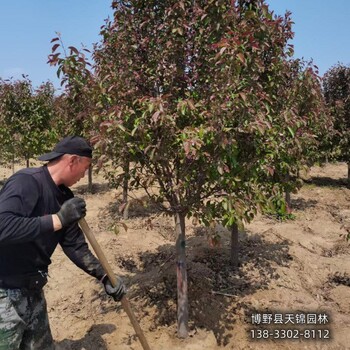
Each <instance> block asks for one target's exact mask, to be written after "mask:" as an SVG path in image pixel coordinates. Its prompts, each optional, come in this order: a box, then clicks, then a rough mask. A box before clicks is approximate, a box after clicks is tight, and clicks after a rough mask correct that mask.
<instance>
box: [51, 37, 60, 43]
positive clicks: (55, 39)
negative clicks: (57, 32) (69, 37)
mask: <svg viewBox="0 0 350 350" xmlns="http://www.w3.org/2000/svg"><path fill="white" fill-rule="evenodd" d="M57 40H60V38H57V37H56V38H53V39H52V40H51V41H50V42H51V43H53V42H54V41H57Z"/></svg>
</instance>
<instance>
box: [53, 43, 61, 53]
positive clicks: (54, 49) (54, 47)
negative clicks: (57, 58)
mask: <svg viewBox="0 0 350 350" xmlns="http://www.w3.org/2000/svg"><path fill="white" fill-rule="evenodd" d="M59 46H60V44H55V45H54V46H52V53H54V52H55V51H56V50H57V48H58V47H59Z"/></svg>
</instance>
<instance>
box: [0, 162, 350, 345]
mask: <svg viewBox="0 0 350 350" xmlns="http://www.w3.org/2000/svg"><path fill="white" fill-rule="evenodd" d="M4 174H5V173H4ZM346 174H347V167H346V164H343V163H339V164H329V165H327V166H324V167H321V168H320V167H314V168H312V170H311V172H310V173H309V174H308V175H306V176H305V180H306V181H305V185H304V186H303V188H302V189H301V190H300V191H299V193H298V194H294V195H293V196H292V201H293V202H292V203H293V208H294V214H295V219H294V220H288V221H278V220H277V219H276V218H274V217H266V216H260V217H258V218H256V219H255V220H254V221H253V222H252V223H251V224H250V225H247V226H246V228H245V230H244V232H240V244H241V251H240V262H241V264H240V267H239V268H238V270H236V271H234V270H232V269H231V268H230V266H229V245H230V239H229V238H230V235H229V233H228V232H227V231H225V230H224V229H220V228H218V232H219V234H220V237H221V246H216V247H211V246H210V245H209V244H208V233H207V231H206V230H205V229H204V228H202V227H199V226H196V225H193V223H192V222H191V221H189V222H188V223H187V238H188V240H187V249H188V251H187V255H188V278H189V302H190V328H191V332H190V337H189V338H188V339H186V340H180V339H178V338H177V337H176V276H175V273H176V271H175V263H174V259H175V258H174V257H175V244H174V242H175V236H174V232H173V219H172V218H168V217H163V216H162V215H160V214H159V213H158V212H157V211H155V210H154V208H152V206H150V205H148V203H147V200H146V198H144V197H142V196H139V198H138V200H134V201H133V203H132V205H131V208H130V215H131V217H130V219H129V220H127V221H124V222H123V223H124V224H125V225H126V226H123V225H122V224H120V217H119V215H118V212H117V204H116V203H118V201H119V200H120V193H119V192H118V191H116V190H110V189H109V188H108V186H107V185H106V183H105V182H104V180H103V179H102V178H101V177H96V178H95V185H94V194H88V193H87V192H86V182H85V181H82V182H81V183H79V184H77V185H76V186H75V187H74V191H75V193H76V195H79V196H82V197H84V198H85V199H86V201H87V206H88V215H87V218H86V219H87V222H88V223H89V225H90V227H91V229H92V231H93V232H94V233H95V236H96V239H97V240H98V242H99V243H100V245H101V247H102V248H103V250H104V252H105V254H106V256H107V258H108V260H109V262H110V264H111V265H112V267H113V269H114V270H115V272H116V273H118V274H120V275H121V276H123V278H124V280H125V282H126V284H127V286H128V288H129V299H130V303H131V305H132V308H133V310H134V312H135V314H136V316H137V318H138V320H139V321H140V325H141V328H142V329H143V331H144V333H145V335H146V338H147V340H148V342H149V344H150V346H151V348H152V349H153V350H162V349H169V350H176V349H182V350H186V349H188V350H197V349H198V350H199V349H203V350H206V349H207V350H219V349H262V350H264V349H271V350H277V349H319V350H321V349H327V350H328V349H331V350H332V349H334V350H341V349H350V254H349V253H350V245H349V243H348V242H347V241H346V240H345V238H344V236H345V235H346V234H347V233H348V232H349V230H350V202H349V199H350V189H348V188H347V187H346V185H345V179H344V177H345V175H346ZM2 177H5V175H3V174H1V173H0V180H1V178H2ZM50 276H51V278H50V280H49V283H48V285H47V286H46V287H45V292H46V296H47V302H48V312H49V317H50V322H51V328H52V333H53V336H54V338H55V340H56V342H57V344H58V348H59V349H64V350H67V349H73V350H78V349H79V350H81V349H85V350H96V349H101V350H104V349H106V350H112V349H119V350H126V349H128V350H141V349H142V346H141V344H140V343H139V341H138V339H137V338H136V336H135V333H134V330H133V328H132V326H131V324H130V322H129V320H128V317H127V315H126V314H125V312H124V310H123V309H122V308H121V306H120V304H118V303H115V302H113V301H111V300H110V299H109V298H108V297H107V296H106V295H105V293H104V291H103V289H102V288H101V286H100V285H99V283H97V282H96V281H94V280H93V279H92V278H91V277H89V276H88V275H86V274H85V273H84V272H82V271H81V270H79V269H78V268H77V267H76V266H75V265H73V264H72V263H71V262H70V261H69V260H68V258H67V257H65V256H64V254H63V253H62V251H61V249H60V248H58V249H57V250H56V252H55V254H54V255H53V257H52V265H51V267H50ZM252 314H253V315H260V316H261V317H263V318H265V321H266V320H267V317H268V315H269V314H272V315H273V318H274V317H277V316H275V314H282V315H283V317H284V318H283V319H284V321H288V322H287V324H284V325H282V326H281V325H279V324H274V323H272V324H268V322H267V321H266V322H265V323H260V324H252ZM286 314H290V315H289V316H288V319H287V315H286ZM300 314H304V315H311V316H312V315H314V314H316V315H317V316H320V315H321V316H322V315H326V316H327V318H328V321H326V322H325V324H319V323H322V322H321V321H320V322H317V324H315V325H314V324H308V325H303V324H300V323H298V324H297V323H296V322H297V317H298V316H299V315H300ZM311 316H310V317H311ZM257 317H258V316H255V321H256V322H255V323H257V322H258V319H257ZM293 320H294V324H292V323H291V322H292V321H293ZM280 328H283V329H284V330H295V329H299V330H304V329H313V330H314V332H316V333H309V334H311V337H314V336H313V335H312V334H315V336H316V337H318V335H319V334H322V335H323V336H324V335H326V334H327V333H326V331H328V330H329V331H330V336H331V339H328V340H326V339H323V340H316V339H309V340H306V339H304V337H302V336H300V333H299V335H298V336H296V334H297V333H296V331H295V333H293V335H294V336H296V338H299V339H284V340H281V339H279V340H277V339H273V338H274V337H273V336H272V335H271V334H278V335H279V336H280V337H282V333H281V331H278V330H279V329H280ZM263 329H267V330H269V335H268V339H265V340H256V339H252V334H253V333H252V332H251V331H252V330H253V331H254V334H255V335H256V336H257V334H258V330H261V331H262V330H263ZM265 334H266V333H265ZM290 334H291V333H289V335H290Z"/></svg>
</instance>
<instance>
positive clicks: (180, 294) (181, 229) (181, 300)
mask: <svg viewBox="0 0 350 350" xmlns="http://www.w3.org/2000/svg"><path fill="white" fill-rule="evenodd" d="M175 220H176V225H175V230H176V233H177V241H176V254H177V266H176V273H177V336H178V337H179V338H187V337H188V295H187V267H186V236H185V215H184V214H179V213H177V214H176V218H175Z"/></svg>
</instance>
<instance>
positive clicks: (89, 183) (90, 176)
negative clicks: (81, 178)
mask: <svg viewBox="0 0 350 350" xmlns="http://www.w3.org/2000/svg"><path fill="white" fill-rule="evenodd" d="M88 192H90V193H92V165H90V166H89V170H88Z"/></svg>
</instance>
